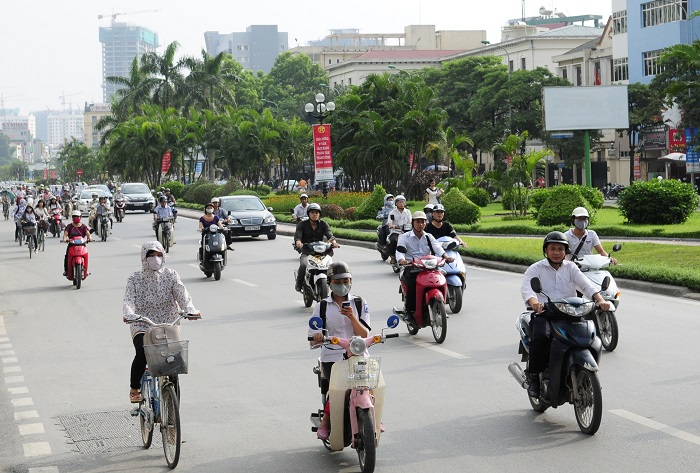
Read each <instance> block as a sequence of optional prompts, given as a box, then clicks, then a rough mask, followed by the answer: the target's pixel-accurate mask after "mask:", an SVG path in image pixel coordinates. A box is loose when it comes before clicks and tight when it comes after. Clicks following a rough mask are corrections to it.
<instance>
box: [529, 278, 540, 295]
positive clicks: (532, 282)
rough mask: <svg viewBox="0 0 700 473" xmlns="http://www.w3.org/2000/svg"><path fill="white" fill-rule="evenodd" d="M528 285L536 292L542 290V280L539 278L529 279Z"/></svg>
mask: <svg viewBox="0 0 700 473" xmlns="http://www.w3.org/2000/svg"><path fill="white" fill-rule="evenodd" d="M530 287H531V288H532V290H533V291H535V292H536V293H538V294H539V293H540V292H542V282H541V281H540V278H532V279H530Z"/></svg>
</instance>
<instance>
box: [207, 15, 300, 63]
mask: <svg viewBox="0 0 700 473" xmlns="http://www.w3.org/2000/svg"><path fill="white" fill-rule="evenodd" d="M204 41H205V44H206V49H207V54H209V55H210V56H216V55H217V54H219V53H221V52H227V53H229V54H231V55H232V56H233V58H234V59H235V60H236V61H238V62H239V63H240V64H241V66H243V68H244V69H248V70H251V71H253V72H258V71H263V72H264V73H266V74H267V73H269V72H270V70H271V69H272V66H274V65H275V60H276V59H277V56H279V55H280V53H283V52H284V51H286V50H287V49H289V46H288V33H284V32H279V31H277V25H252V26H249V27H248V28H246V30H245V32H238V33H229V34H221V33H219V32H218V31H207V32H205V33H204Z"/></svg>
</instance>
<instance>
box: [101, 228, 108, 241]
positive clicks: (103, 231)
mask: <svg viewBox="0 0 700 473" xmlns="http://www.w3.org/2000/svg"><path fill="white" fill-rule="evenodd" d="M100 239H101V240H102V241H107V227H106V226H105V225H101V226H100Z"/></svg>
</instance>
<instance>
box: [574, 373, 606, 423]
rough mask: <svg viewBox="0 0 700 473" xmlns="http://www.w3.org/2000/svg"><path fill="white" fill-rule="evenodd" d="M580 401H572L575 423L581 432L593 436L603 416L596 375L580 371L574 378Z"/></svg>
mask: <svg viewBox="0 0 700 473" xmlns="http://www.w3.org/2000/svg"><path fill="white" fill-rule="evenodd" d="M576 385H577V386H578V396H579V398H580V401H574V412H575V413H576V422H578V427H579V429H581V432H583V433H584V434H588V435H593V434H595V433H596V432H597V431H598V428H599V427H600V420H601V417H602V416H603V393H602V392H601V390H600V380H598V374H597V373H595V372H593V371H589V370H587V369H583V368H582V369H581V370H580V371H579V372H578V375H577V376H576Z"/></svg>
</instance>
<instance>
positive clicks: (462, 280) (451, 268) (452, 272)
mask: <svg viewBox="0 0 700 473" xmlns="http://www.w3.org/2000/svg"><path fill="white" fill-rule="evenodd" d="M437 241H438V243H440V245H441V246H442V249H443V250H445V256H447V257H449V258H454V261H452V262H451V263H447V262H445V266H443V268H442V270H443V271H444V272H445V279H447V305H449V306H450V310H451V311H452V313H453V314H457V313H458V312H459V311H460V310H462V299H463V296H464V289H465V287H466V286H467V284H466V274H467V268H466V266H465V265H464V261H463V260H462V255H460V254H459V253H458V252H457V248H459V241H457V240H455V239H454V238H452V237H449V236H444V237H440V238H438V240H437Z"/></svg>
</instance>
